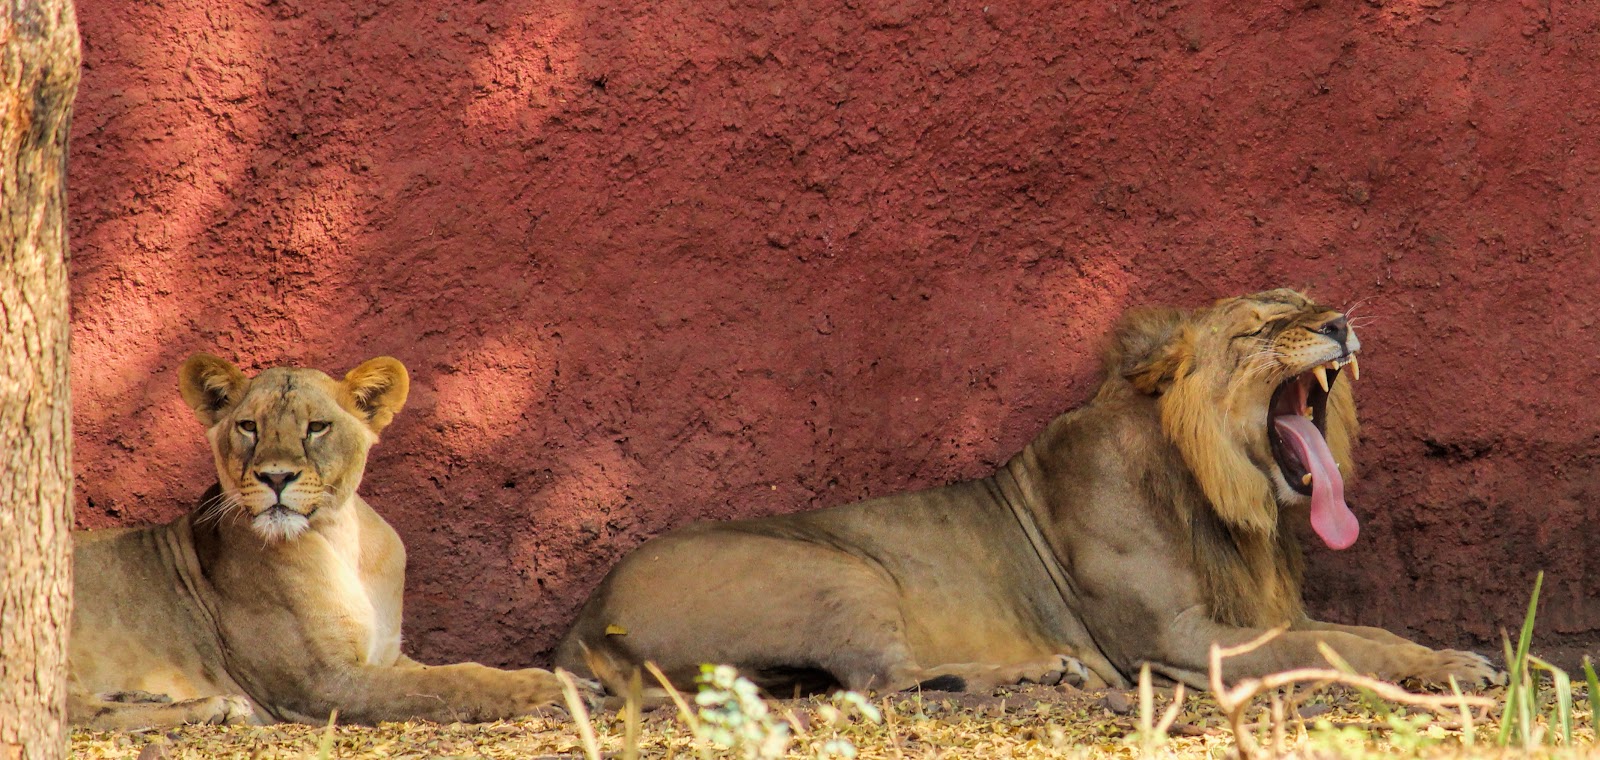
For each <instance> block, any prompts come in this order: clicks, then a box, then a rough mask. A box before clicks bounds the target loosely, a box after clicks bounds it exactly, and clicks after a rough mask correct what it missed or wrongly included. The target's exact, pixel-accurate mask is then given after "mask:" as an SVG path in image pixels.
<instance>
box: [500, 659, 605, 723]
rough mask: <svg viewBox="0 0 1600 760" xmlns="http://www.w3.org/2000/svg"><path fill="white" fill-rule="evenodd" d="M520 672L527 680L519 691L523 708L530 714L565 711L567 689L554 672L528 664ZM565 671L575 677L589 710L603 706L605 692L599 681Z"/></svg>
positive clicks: (574, 682)
mask: <svg viewBox="0 0 1600 760" xmlns="http://www.w3.org/2000/svg"><path fill="white" fill-rule="evenodd" d="M563 672H564V671H563ZM517 674H518V675H520V676H522V677H523V678H525V679H526V683H527V688H526V690H524V692H523V693H522V694H520V695H518V696H519V699H518V701H519V702H520V703H521V704H522V705H523V709H522V711H523V712H525V713H530V714H532V713H539V714H549V713H564V712H566V710H567V693H566V689H565V688H564V687H563V686H562V684H561V679H560V678H559V677H557V676H556V674H555V673H552V672H550V671H548V670H543V669H541V668H527V669H525V670H519V671H517ZM566 675H567V676H568V677H570V678H572V682H573V685H574V686H575V687H577V692H578V698H579V699H581V700H583V705H584V707H587V708H588V709H589V710H590V711H594V710H598V709H600V706H601V704H602V697H603V696H604V689H602V688H601V686H600V683H599V682H598V681H591V680H589V679H587V678H578V677H576V676H573V675H572V674H570V673H567V674H566Z"/></svg>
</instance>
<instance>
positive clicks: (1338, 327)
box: [1315, 315, 1350, 346]
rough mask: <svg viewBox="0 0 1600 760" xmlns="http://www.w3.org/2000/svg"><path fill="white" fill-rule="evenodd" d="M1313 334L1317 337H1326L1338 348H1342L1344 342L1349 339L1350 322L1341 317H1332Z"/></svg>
mask: <svg viewBox="0 0 1600 760" xmlns="http://www.w3.org/2000/svg"><path fill="white" fill-rule="evenodd" d="M1315 332H1316V333H1317V334H1318V335H1326V336H1328V337H1330V338H1332V339H1333V340H1334V342H1336V343H1338V344H1339V345H1340V346H1343V345H1345V341H1347V340H1349V339H1350V320H1348V319H1345V318H1344V316H1343V315H1340V316H1337V317H1334V318H1333V319H1330V320H1328V321H1327V322H1324V323H1322V326H1321V327H1318V328H1317V329H1316V331H1315Z"/></svg>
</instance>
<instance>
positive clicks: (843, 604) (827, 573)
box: [556, 290, 1495, 695]
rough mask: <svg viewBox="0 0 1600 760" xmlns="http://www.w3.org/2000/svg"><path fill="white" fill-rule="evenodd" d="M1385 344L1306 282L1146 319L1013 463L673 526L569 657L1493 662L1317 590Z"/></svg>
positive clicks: (1265, 667) (592, 612)
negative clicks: (1307, 562)
mask: <svg viewBox="0 0 1600 760" xmlns="http://www.w3.org/2000/svg"><path fill="white" fill-rule="evenodd" d="M1360 349H1361V342H1360V341H1359V340H1358V339H1357V338H1356V335H1355V332H1354V331H1353V330H1352V329H1351V327H1350V325H1349V323H1348V322H1347V321H1346V319H1345V317H1344V316H1343V315H1342V314H1340V313H1338V312H1336V311H1334V310H1331V309H1328V308H1326V307H1323V306H1319V305H1317V304H1315V303H1313V302H1312V301H1311V300H1309V299H1308V298H1306V297H1305V296H1303V295H1301V294H1299V293H1296V292H1294V291H1292V290H1273V291H1268V292H1265V293H1258V294H1255V295H1251V296H1245V297H1242V298H1230V299H1226V300H1222V301H1218V302H1217V303H1215V304H1214V305H1212V306H1211V307H1210V308H1204V309H1199V310H1195V311H1178V310H1173V309H1146V310H1137V311H1133V312H1131V313H1129V314H1128V315H1126V316H1125V317H1124V318H1123V319H1122V321H1121V323H1120V324H1119V326H1118V327H1117V328H1116V330H1115V333H1114V336H1113V338H1112V340H1111V341H1110V345H1109V348H1108V350H1107V352H1106V356H1105V371H1106V377H1105V380H1104V382H1103V383H1102V384H1101V385H1100V388H1099V390H1098V391H1097V392H1096V394H1095V396H1094V398H1093V399H1092V400H1091V401H1090V402H1089V403H1088V404H1086V405H1085V406H1083V407H1082V408H1079V409H1077V410H1076V411H1073V412H1069V413H1067V414H1065V415H1063V416H1061V417H1059V418H1057V419H1056V420H1055V421H1054V422H1052V423H1051V424H1050V426H1049V427H1048V428H1046V429H1045V431H1044V433H1043V434H1042V435H1040V436H1039V437H1038V438H1036V439H1035V440H1034V441H1033V442H1032V443H1031V444H1029V445H1028V447H1027V448H1026V449H1024V450H1023V451H1022V453H1021V454H1019V455H1017V456H1016V457H1013V458H1012V459H1011V461H1010V462H1008V463H1007V464H1006V465H1005V466H1004V467H1002V468H1000V470H999V471H998V472H996V473H995V474H994V475H992V476H990V477H987V478H984V479H981V480H976V481H971V482H966V483H959V484H956V485H952V486H947V487H944V488H937V489H933V490H929V491H922V492H918V493H911V494H905V495H900V496H891V497H888V498H881V499H873V500H870V501H866V502H862V503H860V504H854V505H850V506H844V507H838V508H835V509H828V510H823V511H819V512H812V513H808V514H796V515H787V516H779V517H769V518H763V519H755V520H744V521H739V522H731V523H720V524H705V523H699V524H693V525H689V526H687V527H685V528H682V529H680V530H676V531H674V532H671V533H668V534H666V535H663V536H661V537H658V538H655V539H652V540H650V541H648V542H646V543H645V544H644V545H642V546H640V547H639V548H638V549H637V550H635V551H633V552H632V553H631V554H629V555H628V556H627V557H625V558H623V560H622V561H621V562H620V563H619V564H618V565H617V566H616V567H615V568H614V569H613V570H612V571H611V573H610V574H609V575H608V576H607V577H606V578H605V580H604V581H603V582H602V583H601V584H600V586H599V588H598V589H596V591H595V592H594V594H593V596H592V597H591V598H590V599H589V601H588V603H587V604H586V605H585V606H584V607H583V609H582V611H581V612H580V613H579V615H578V620H577V622H576V624H575V626H574V628H573V629H572V631H571V632H570V633H569V634H568V635H567V637H566V638H565V640H564V641H563V642H562V644H561V647H560V649H559V650H558V653H557V656H556V662H557V663H558V664H560V665H561V666H563V667H567V668H571V669H573V670H575V671H579V672H588V668H587V667H586V659H592V660H593V662H594V664H595V670H600V671H602V672H601V675H602V676H606V673H605V671H608V670H610V671H615V672H621V671H623V670H624V669H631V668H632V667H634V666H636V665H638V664H640V663H643V662H646V661H653V662H655V663H657V664H659V665H660V666H661V667H662V669H663V670H664V671H665V672H666V674H667V675H668V676H669V678H670V679H671V680H673V681H675V682H677V683H678V684H680V685H683V684H687V683H689V682H690V681H692V679H693V676H694V674H695V673H696V670H697V666H698V665H699V664H700V663H704V662H714V663H729V664H732V665H735V666H738V667H739V668H740V669H742V670H744V671H745V672H746V673H747V674H749V675H750V676H751V677H752V679H753V680H755V681H757V682H758V683H759V684H761V685H762V686H764V687H765V688H767V689H768V690H770V691H772V692H774V693H777V694H785V695H786V694H788V693H791V691H793V690H806V691H809V690H815V689H825V688H831V687H835V686H842V687H844V688H848V689H858V690H859V689H881V690H899V689H905V688H908V687H912V686H914V685H917V684H924V685H926V686H930V687H938V688H946V689H948V688H962V687H966V688H970V689H988V688H990V687H993V686H995V685H997V684H1004V683H1007V682H1013V681H1019V680H1046V681H1053V680H1055V679H1057V678H1060V677H1062V676H1063V675H1065V676H1066V677H1068V678H1070V679H1072V680H1082V681H1084V682H1086V683H1088V684H1090V685H1099V684H1102V683H1104V684H1109V685H1113V686H1119V687H1125V686H1128V685H1129V684H1130V679H1134V678H1136V677H1137V673H1138V671H1139V667H1140V665H1141V663H1149V664H1150V666H1151V668H1152V670H1153V671H1155V672H1156V673H1159V674H1161V675H1164V676H1166V677H1168V678H1170V679H1172V680H1175V681H1180V682H1183V683H1185V684H1188V685H1190V686H1192V687H1196V688H1202V689H1204V688H1206V686H1207V674H1208V660H1207V657H1208V650H1209V648H1210V647H1211V645H1212V644H1213V643H1221V644H1223V645H1235V644H1240V643H1243V642H1247V641H1249V640H1251V639H1254V638H1255V637H1257V636H1258V635H1260V634H1262V633H1263V632H1264V631H1266V630H1268V629H1270V628H1272V627H1274V626H1279V625H1287V626H1288V627H1289V630H1288V632H1287V633H1285V634H1283V635H1281V636H1279V637H1278V638H1277V639H1275V640H1273V641H1271V642H1270V643H1268V644H1266V645H1265V646H1262V647H1260V648H1259V649H1257V650H1255V651H1254V652H1252V653H1250V654H1247V655H1244V656H1240V657H1237V658H1234V659H1231V660H1229V661H1228V663H1227V665H1226V668H1225V674H1224V675H1225V677H1226V678H1228V679H1229V680H1233V679H1238V678H1242V677H1249V676H1259V675H1262V674H1265V673H1269V672H1273V671H1278V670H1283V669H1287V668H1294V667H1302V666H1317V665H1322V666H1325V665H1326V662H1325V661H1324V659H1323V658H1322V656H1321V655H1320V654H1319V653H1318V650H1317V644H1318V642H1326V643H1327V644H1328V645H1329V646H1331V647H1332V648H1333V649H1334V650H1336V651H1337V652H1338V653H1339V654H1341V655H1343V656H1344V658H1345V659H1346V660H1348V661H1349V662H1350V664H1351V665H1353V666H1354V667H1355V668H1356V669H1358V670H1360V671H1363V672H1368V673H1375V674H1378V675H1380V676H1383V677H1387V678H1394V679H1398V678H1405V677H1417V678H1420V679H1423V680H1425V681H1429V682H1440V681H1443V680H1445V679H1446V678H1447V677H1448V676H1455V677H1456V678H1457V679H1460V680H1461V681H1462V682H1478V681H1482V680H1484V679H1490V678H1493V677H1494V676H1495V670H1494V669H1493V668H1492V667H1491V666H1490V665H1489V663H1488V661H1487V660H1485V659H1484V658H1483V657H1482V656H1480V655H1477V654H1474V653H1471V652H1461V651H1450V650H1440V651H1436V650H1433V649H1429V648H1427V647H1424V646H1421V645H1419V644H1415V643H1412V642H1410V641H1407V640H1405V639H1403V638H1401V637H1399V636H1396V635H1394V634H1391V633H1389V632H1387V631H1384V630H1381V629H1377V628H1366V627H1358V626H1344V625H1334V624H1331V623H1322V622H1317V621H1314V620H1311V619H1310V618H1308V617H1307V616H1306V614H1305V612H1304V610H1303V609H1302V607H1301V598H1300V583H1301V574H1302V573H1301V570H1302V558H1301V552H1300V547H1299V546H1298V544H1297V543H1296V542H1295V540H1294V539H1293V537H1292V533H1293V530H1292V528H1293V525H1294V523H1295V522H1296V521H1299V520H1305V519H1307V517H1308V516H1309V519H1310V523H1311V527H1312V528H1313V529H1314V530H1315V531H1316V533H1317V535H1318V536H1320V537H1321V538H1322V540H1323V541H1324V542H1326V543H1327V544H1328V545H1329V546H1330V547H1332V548H1335V549H1343V548H1345V547H1348V546H1349V545H1350V544H1351V543H1352V542H1354V541H1355V539H1356V534H1357V531H1358V529H1359V528H1358V525H1357V522H1356V517H1355V515H1354V514H1353V513H1352V512H1351V511H1350V508H1349V507H1348V506H1346V504H1345V499H1344V493H1343V492H1344V479H1345V478H1347V477H1349V476H1351V475H1352V474H1353V473H1354V469H1353V467H1352V465H1351V459H1350V449H1351V447H1352V445H1353V444H1354V443H1355V440H1356V415H1355V402H1354V398H1353V396H1352V394H1351V390H1350V384H1349V383H1346V382H1340V379H1341V378H1343V377H1344V376H1345V375H1346V374H1348V375H1349V376H1350V377H1351V378H1352V379H1354V378H1355V377H1356V375H1357V372H1358V366H1359V365H1358V364H1357V363H1356V354H1357V352H1359V351H1360ZM1308 513H1309V514H1308ZM1083 667H1086V668H1087V671H1088V672H1087V673H1084V672H1083V671H1082V668H1083Z"/></svg>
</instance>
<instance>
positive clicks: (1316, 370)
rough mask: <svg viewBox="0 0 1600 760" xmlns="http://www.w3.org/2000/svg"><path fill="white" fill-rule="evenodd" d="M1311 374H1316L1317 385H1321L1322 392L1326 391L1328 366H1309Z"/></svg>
mask: <svg viewBox="0 0 1600 760" xmlns="http://www.w3.org/2000/svg"><path fill="white" fill-rule="evenodd" d="M1311 374H1313V375H1316V376H1317V385H1320V386H1322V392H1323V393H1327V392H1328V368H1327V367H1325V366H1323V365H1321V364H1318V365H1317V366H1315V367H1312V368H1311Z"/></svg>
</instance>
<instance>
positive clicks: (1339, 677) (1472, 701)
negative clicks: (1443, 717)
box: [1211, 626, 1495, 760]
mask: <svg viewBox="0 0 1600 760" xmlns="http://www.w3.org/2000/svg"><path fill="white" fill-rule="evenodd" d="M1286 630H1288V628H1287V626H1279V627H1277V628H1274V629H1272V630H1270V631H1267V632H1266V633H1264V634H1262V635H1260V636H1257V637H1256V638H1255V639H1253V640H1251V641H1249V642H1246V643H1244V644H1241V645H1238V646H1233V647H1221V646H1218V645H1216V644H1212V645H1211V692H1212V694H1214V695H1215V698H1216V700H1217V706H1218V707H1219V708H1221V710H1222V712H1223V713H1224V714H1225V715H1227V717H1228V725H1229V727H1230V728H1232V729H1233V736H1234V743H1235V745H1236V746H1237V749H1238V752H1239V757H1240V760H1250V758H1251V757H1254V756H1255V754H1256V750H1257V749H1258V747H1256V743H1255V740H1254V739H1253V738H1251V736H1250V734H1249V731H1248V728H1247V726H1246V725H1245V722H1244V713H1245V709H1246V708H1247V707H1249V705H1250V701H1251V700H1253V699H1255V698H1256V697H1257V696H1259V695H1260V694H1261V693H1262V692H1264V691H1275V690H1277V689H1281V688H1283V687H1285V686H1291V685H1293V684H1297V683H1308V682H1323V683H1326V684H1334V683H1337V684H1342V685H1345V686H1350V687H1354V688H1357V689H1366V690H1367V691H1370V692H1372V693H1373V694H1375V695H1377V696H1378V697H1379V698H1380V699H1385V700H1388V701H1390V702H1397V703H1399V704H1403V705H1413V706H1416V707H1421V708H1423V709H1426V710H1430V711H1433V712H1436V713H1440V714H1445V713H1449V712H1454V711H1455V710H1457V709H1463V708H1465V707H1466V706H1468V705H1473V706H1477V707H1482V708H1485V709H1487V708H1491V707H1493V706H1494V705H1495V702H1494V700H1491V699H1488V698H1486V697H1469V696H1465V695H1452V696H1448V697H1433V696H1428V695H1426V694H1413V693H1411V692H1409V691H1406V690H1405V689H1402V688H1400V687H1399V686H1396V685H1394V684H1391V683H1387V682H1385V681H1380V680H1378V679H1376V678H1369V677H1367V676H1361V675H1356V674H1354V673H1347V672H1343V671H1340V670H1331V669H1328V668H1298V669H1295V670H1286V671H1284V672H1282V673H1273V674H1272V675H1267V676H1262V677H1260V678H1246V679H1243V680H1241V681H1239V683H1238V685H1236V686H1234V687H1233V688H1231V689H1229V688H1227V687H1226V686H1224V684H1223V683H1222V661H1223V659H1225V658H1228V657H1237V656H1239V655H1242V654H1249V653H1250V652H1253V651H1255V650H1257V649H1259V648H1261V647H1262V646H1264V645H1266V644H1267V643H1268V642H1270V641H1272V640H1273V639H1275V638H1277V637H1278V636H1280V635H1282V634H1283V632H1284V631H1286ZM1347 667H1348V666H1347ZM1273 719H1274V720H1273V722H1274V723H1277V722H1278V721H1279V720H1280V719H1281V715H1277V714H1275V715H1274V716H1273ZM1274 733H1275V734H1276V730H1275V732H1274ZM1275 739H1276V736H1275ZM1274 749H1275V751H1281V747H1274Z"/></svg>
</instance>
